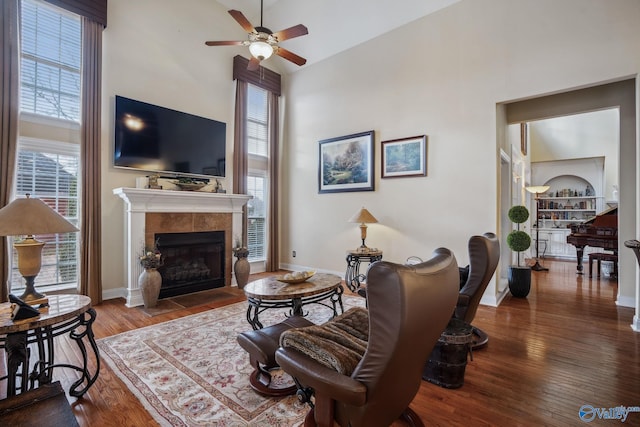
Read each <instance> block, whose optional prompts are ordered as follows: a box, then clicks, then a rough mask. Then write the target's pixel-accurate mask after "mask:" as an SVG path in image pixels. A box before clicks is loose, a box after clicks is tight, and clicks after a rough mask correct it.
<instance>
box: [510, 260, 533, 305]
mask: <svg viewBox="0 0 640 427" xmlns="http://www.w3.org/2000/svg"><path fill="white" fill-rule="evenodd" d="M509 290H510V291H511V294H512V295H513V296H514V297H517V298H526V297H527V295H529V291H530V290H531V267H520V266H517V265H511V266H509Z"/></svg>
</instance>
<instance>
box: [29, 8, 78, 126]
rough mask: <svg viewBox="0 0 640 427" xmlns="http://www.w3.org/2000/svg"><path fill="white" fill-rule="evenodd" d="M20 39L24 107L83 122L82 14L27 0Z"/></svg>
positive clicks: (31, 111)
mask: <svg viewBox="0 0 640 427" xmlns="http://www.w3.org/2000/svg"><path fill="white" fill-rule="evenodd" d="M20 43H21V61H20V62H21V64H20V67H21V69H20V75H21V77H20V110H21V111H25V112H29V113H34V114H39V115H44V116H48V117H55V118H59V119H65V120H70V121H74V122H80V90H81V88H80V66H81V60H82V57H81V55H82V53H81V46H82V25H81V22H80V17H79V16H78V15H75V14H72V13H69V12H66V11H64V10H62V9H60V8H56V7H53V6H50V5H48V4H46V3H43V2H40V1H35V0H23V1H22V11H21V21H20Z"/></svg>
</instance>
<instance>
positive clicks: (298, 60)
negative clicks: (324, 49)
mask: <svg viewBox="0 0 640 427" xmlns="http://www.w3.org/2000/svg"><path fill="white" fill-rule="evenodd" d="M275 54H276V55H278V56H281V57H283V58H284V59H286V60H287V61H291V62H293V63H294V64H296V65H300V66H302V65H304V64H306V63H307V60H306V59H304V58H303V57H301V56H298V55H296V54H295V53H293V52H291V51H289V50H287V49H284V48H282V47H278V49H277V50H276V51H275Z"/></svg>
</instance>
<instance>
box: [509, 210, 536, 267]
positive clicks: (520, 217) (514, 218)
mask: <svg viewBox="0 0 640 427" xmlns="http://www.w3.org/2000/svg"><path fill="white" fill-rule="evenodd" d="M508 216H509V219H510V220H511V222H514V223H515V224H517V225H518V229H517V230H513V231H512V232H511V233H509V234H508V235H507V246H509V248H510V249H511V250H512V251H514V252H517V253H518V266H520V252H522V251H526V250H527V249H529V247H530V246H531V237H530V236H529V235H528V234H527V233H526V232H524V231H522V230H520V224H522V223H523V222H525V221H526V220H527V219H529V210H528V209H527V208H526V207H524V206H520V205H518V206H512V207H511V209H509V213H508Z"/></svg>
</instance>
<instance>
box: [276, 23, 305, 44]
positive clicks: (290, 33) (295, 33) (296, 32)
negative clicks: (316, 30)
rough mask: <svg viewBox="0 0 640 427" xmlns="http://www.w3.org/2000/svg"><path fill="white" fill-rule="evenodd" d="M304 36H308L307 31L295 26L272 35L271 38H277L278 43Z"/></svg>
mask: <svg viewBox="0 0 640 427" xmlns="http://www.w3.org/2000/svg"><path fill="white" fill-rule="evenodd" d="M305 34H309V30H308V29H307V27H305V26H304V25H302V24H298V25H295V26H293V27H291V28H287V29H286V30H282V31H278V32H275V33H273V34H272V35H273V37H275V38H277V39H278V41H279V42H281V41H283V40H287V39H292V38H294V37H300V36H304V35H305Z"/></svg>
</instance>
